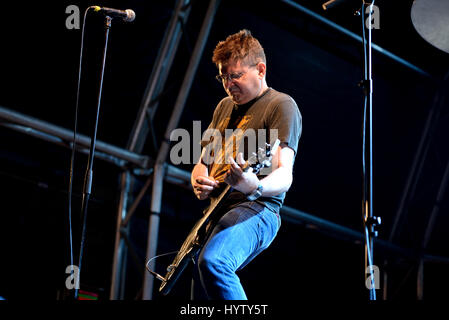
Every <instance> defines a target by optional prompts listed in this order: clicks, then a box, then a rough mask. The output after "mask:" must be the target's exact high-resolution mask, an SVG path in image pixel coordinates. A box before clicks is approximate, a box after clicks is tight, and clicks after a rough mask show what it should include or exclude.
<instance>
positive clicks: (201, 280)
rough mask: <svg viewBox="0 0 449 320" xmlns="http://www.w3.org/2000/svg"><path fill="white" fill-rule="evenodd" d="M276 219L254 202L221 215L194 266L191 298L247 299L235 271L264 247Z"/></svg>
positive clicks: (271, 236)
mask: <svg viewBox="0 0 449 320" xmlns="http://www.w3.org/2000/svg"><path fill="white" fill-rule="evenodd" d="M279 227H280V219H279V218H278V216H277V215H276V214H275V213H274V212H273V211H272V210H270V209H268V208H266V207H264V206H263V205H261V204H259V203H256V202H243V203H240V204H238V205H237V206H234V207H231V209H230V210H229V211H228V212H227V213H226V214H225V215H223V217H221V219H220V220H219V221H218V223H217V225H216V226H215V227H214V229H213V230H212V233H211V235H210V237H209V239H208V240H207V242H206V244H205V245H204V247H203V248H202V250H201V251H200V253H199V255H198V257H197V259H196V264H195V266H194V274H193V283H192V292H191V293H192V297H191V298H192V299H195V300H197V299H214V300H247V297H246V294H245V291H244V289H243V287H242V285H241V283H240V279H239V277H238V276H237V275H236V271H238V270H240V269H242V268H243V267H244V266H246V265H247V264H248V263H249V262H250V261H251V260H252V259H254V257H255V256H257V255H258V254H259V253H260V252H262V251H263V250H264V249H266V248H267V247H268V246H269V245H270V244H271V242H272V241H273V239H274V237H275V236H276V234H277V232H278V230H279Z"/></svg>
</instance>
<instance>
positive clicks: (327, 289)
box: [0, 0, 449, 300]
mask: <svg viewBox="0 0 449 320" xmlns="http://www.w3.org/2000/svg"><path fill="white" fill-rule="evenodd" d="M296 2H297V3H299V4H301V5H303V6H305V7H307V8H309V9H311V10H313V11H314V12H316V13H318V14H320V15H322V16H324V17H326V18H327V19H330V20H332V21H334V22H336V23H338V24H340V25H341V26H343V27H345V28H347V29H349V30H351V31H352V32H354V33H356V34H360V30H361V19H360V18H359V17H357V16H355V15H354V14H353V12H354V11H355V10H356V9H357V7H358V6H359V5H360V4H359V2H358V1H347V2H346V3H345V4H344V5H341V6H340V7H338V8H335V9H334V10H329V11H323V10H322V9H321V1H312V0H308V1H306V0H301V1H300V0H297V1H296ZM323 2H324V1H323ZM70 4H75V5H78V7H79V8H80V11H81V17H82V15H83V13H84V10H85V9H86V8H87V7H88V6H89V5H93V4H95V5H100V6H108V7H114V8H120V9H125V8H132V9H133V10H134V11H135V12H136V20H135V21H134V22H132V23H124V22H121V21H119V20H118V19H114V20H113V23H112V28H111V31H110V36H109V47H108V56H107V61H106V71H105V78H104V86H103V100H102V105H101V114H100V122H99V128H98V136H97V138H98V139H99V140H101V141H104V142H108V143H110V144H113V145H116V146H119V147H122V148H125V147H126V144H127V141H128V138H129V135H130V133H131V129H132V127H133V124H134V120H135V118H136V116H137V112H138V109H139V106H140V103H141V99H142V97H143V94H144V90H145V87H146V84H147V81H148V78H149V76H150V73H151V70H152V68H153V66H154V61H155V58H156V55H157V52H158V49H159V47H160V44H161V41H162V37H163V35H164V32H165V30H166V27H167V23H168V21H169V19H170V17H171V14H172V12H173V8H174V5H175V3H174V1H98V2H96V3H90V2H87V1H72V2H69V1H62V2H59V3H58V4H52V5H50V4H48V3H44V2H41V3H33V4H28V5H23V7H22V8H21V10H17V8H15V7H12V6H11V7H10V6H7V5H2V6H1V7H2V11H3V12H8V16H7V17H6V18H5V19H2V22H1V23H2V25H1V31H0V37H1V38H0V39H1V43H2V46H1V60H0V61H1V62H0V65H1V73H0V79H1V83H2V85H1V89H0V106H2V107H5V108H8V109H11V110H14V111H17V112H21V113H23V114H26V115H30V116H33V117H35V118H38V119H42V120H45V121H48V122H50V123H53V124H56V125H58V126H61V127H64V128H67V129H70V130H73V123H74V118H75V100H76V86H77V79H78V63H79V55H80V40H81V29H79V30H76V29H72V30H69V29H67V28H66V27H65V21H66V18H67V17H68V14H67V13H65V9H66V7H67V6H68V5H70ZM207 4H208V3H207V1H200V0H197V1H193V2H192V12H191V14H190V18H189V19H188V21H187V23H186V25H185V26H184V31H185V32H184V34H183V38H182V39H181V42H180V46H179V50H178V52H177V54H176V57H175V61H174V64H173V67H172V70H171V72H170V74H169V77H168V81H167V85H166V86H165V88H164V92H163V94H162V96H161V98H160V106H159V108H158V112H157V113H156V118H155V119H156V121H155V122H154V124H153V125H154V132H155V140H156V141H157V142H158V145H160V142H161V140H162V138H163V134H164V130H165V129H166V126H167V123H168V121H169V117H170V113H171V111H172V110H173V106H174V102H175V100H176V97H177V94H178V90H179V87H180V84H181V82H182V80H183V76H184V72H185V70H186V68H187V65H188V62H189V59H190V56H191V53H192V49H193V47H194V45H195V41H196V39H197V36H198V33H199V30H200V27H201V23H202V20H203V17H204V14H205V12H206V9H207ZM376 4H377V5H378V7H379V9H380V29H377V30H373V41H374V43H376V44H377V45H379V46H380V47H382V48H384V49H386V50H388V51H390V52H392V53H394V54H396V55H398V56H399V57H401V58H403V59H405V60H407V61H408V62H410V63H412V64H414V65H416V66H417V67H419V68H421V69H422V70H424V71H426V72H427V73H429V74H430V75H431V76H432V78H433V79H434V80H431V79H430V78H429V77H425V76H422V75H420V74H418V73H417V72H415V71H412V70H410V69H409V68H407V67H405V66H403V65H400V64H399V63H397V62H395V61H393V60H392V59H390V58H388V57H385V56H384V55H381V54H379V53H378V52H376V51H374V54H373V80H374V98H373V106H374V112H373V123H374V127H373V134H374V138H373V139H374V211H375V214H376V215H378V216H380V217H381V218H382V225H381V226H380V228H379V238H380V239H388V237H389V233H390V231H391V227H392V224H393V221H394V217H395V214H396V211H397V209H398V205H399V202H400V198H401V195H402V192H403V190H404V186H405V184H406V181H407V176H408V174H409V172H410V169H411V165H412V162H413V158H414V156H415V153H416V151H417V149H418V144H419V141H420V138H421V135H422V133H423V128H424V125H425V122H426V119H427V116H428V114H429V112H430V110H431V107H432V103H433V99H434V96H435V93H436V88H437V86H436V84H435V83H438V81H439V80H440V79H441V78H442V77H443V76H444V75H445V73H446V72H447V71H448V67H449V55H448V54H447V53H444V52H442V51H440V50H438V49H437V48H435V47H433V46H432V45H431V44H429V43H428V42H426V41H425V40H424V39H423V38H421V37H420V36H419V34H418V33H417V32H416V31H415V29H414V27H413V25H412V22H411V19H410V9H411V5H412V1H411V0H403V1H385V0H384V1H381V0H379V1H376ZM103 21H104V19H103V17H102V16H101V15H95V14H93V13H89V15H88V18H87V24H86V31H85V32H86V36H85V37H86V38H85V43H84V51H83V55H84V62H83V69H82V70H83V76H82V81H81V100H80V101H81V103H80V112H79V123H78V130H79V132H80V133H83V134H86V135H90V133H91V131H92V126H93V119H94V116H95V107H96V96H97V90H98V83H99V71H100V62H101V54H102V50H103V44H104V29H103ZM243 28H247V29H249V30H251V31H252V33H253V35H254V36H255V37H256V38H258V39H259V40H260V42H261V43H262V45H263V47H264V49H265V51H266V55H267V59H268V62H267V65H268V72H267V81H268V85H269V86H271V87H273V88H275V89H277V90H279V91H282V92H285V93H288V94H289V95H291V96H292V97H293V98H294V99H295V100H296V102H297V103H298V106H299V108H300V111H301V113H302V116H303V135H302V138H301V141H300V145H299V152H298V156H297V158H296V163H295V169H294V183H293V185H292V188H291V190H290V191H289V193H288V195H287V198H286V205H288V206H290V207H293V208H297V209H299V210H301V211H304V212H306V213H309V214H312V215H314V216H317V217H319V218H322V219H326V220H329V221H332V222H334V223H337V224H340V225H343V226H346V227H348V228H351V229H354V230H356V231H359V232H362V231H363V226H362V215H361V199H362V191H361V187H362V139H361V132H362V110H363V109H362V107H363V92H362V90H361V89H360V88H359V87H358V86H357V83H358V82H359V81H360V80H361V79H362V78H363V72H362V71H363V69H362V62H363V55H362V45H361V44H360V43H359V42H357V41H355V40H353V39H350V38H348V37H347V36H344V35H342V34H341V33H339V32H337V31H336V30H334V29H332V28H330V27H328V26H325V25H324V24H322V23H319V22H317V21H315V20H314V19H311V18H310V16H308V15H306V14H304V13H301V12H299V11H297V10H295V9H293V8H291V7H290V6H288V5H286V4H285V3H282V2H280V1H234V0H227V1H222V3H221V4H220V7H219V8H218V11H217V14H216V17H215V20H214V23H213V26H212V29H211V32H210V35H209V38H208V41H207V43H206V46H205V50H204V53H203V56H202V58H201V62H200V65H199V68H198V71H197V73H196V76H195V79H194V81H193V83H192V88H191V91H190V94H189V97H188V100H187V103H186V106H185V109H184V112H183V114H182V117H181V120H180V123H179V127H180V128H185V129H187V130H189V131H191V130H192V121H195V120H200V121H202V127H203V129H204V128H206V126H207V125H208V123H209V121H210V119H211V116H212V112H213V110H214V107H215V105H216V103H217V102H218V101H219V100H220V99H221V98H222V97H223V96H224V94H225V93H224V91H223V89H222V87H221V86H220V84H219V83H217V82H216V81H215V79H214V78H213V77H214V76H215V74H216V72H217V71H216V69H215V66H214V65H213V64H212V62H211V56H212V51H213V49H214V47H215V45H216V43H217V42H218V41H220V40H224V39H225V38H226V36H227V35H229V34H231V33H234V32H238V31H239V30H241V29H243ZM446 88H447V87H446ZM448 120H449V119H448V116H447V106H445V107H444V108H443V111H442V113H441V115H440V121H439V122H438V126H436V125H435V126H434V127H433V129H434V130H435V131H434V134H433V137H434V140H432V143H431V149H430V152H429V155H428V157H429V158H428V160H427V161H426V165H425V166H424V169H423V171H422V178H421V179H420V180H419V183H418V185H417V189H416V193H415V197H414V198H413V199H412V201H411V203H410V210H409V211H408V215H407V216H406V218H405V219H404V221H402V222H401V224H400V232H399V235H398V236H397V238H396V239H395V243H396V244H398V245H402V246H404V247H406V248H411V249H413V250H419V248H420V244H421V241H422V236H423V233H424V230H425V228H426V227H427V223H428V221H429V216H430V212H431V210H432V207H433V205H434V203H435V199H436V194H437V191H438V187H439V184H440V181H441V177H442V174H443V172H444V168H445V166H446V162H447V159H448V155H447V149H448V148H447V143H446V141H447V137H448V133H447V130H446V129H445V128H447V127H448V125H449V123H448ZM0 137H1V139H0V163H1V167H0V188H1V189H0V192H1V193H0V194H1V203H2V206H1V212H2V213H1V218H2V222H1V226H0V228H1V230H0V234H1V242H0V253H1V257H2V259H1V261H2V262H1V267H0V268H1V270H0V296H3V297H5V298H6V299H10V300H21V299H34V298H36V297H37V298H39V299H51V300H53V299H57V298H58V297H61V294H62V290H63V289H64V284H65V278H66V276H67V274H65V268H66V266H67V265H69V264H70V251H69V223H68V200H67V199H68V197H67V192H68V184H69V168H70V149H66V148H64V147H61V146H57V145H54V144H51V143H49V142H45V141H42V140H39V139H37V138H33V137H30V136H27V135H24V134H22V133H18V132H15V131H12V130H10V129H8V128H5V127H3V126H0ZM148 141H150V139H148ZM156 150H157V147H156V148H155V147H154V146H153V145H152V144H151V143H150V142H147V143H146V146H145V148H144V152H143V154H145V155H149V156H152V157H154V156H155V154H156V153H155V152H156ZM75 160H76V163H75V170H74V175H75V177H74V188H73V191H74V195H73V236H74V246H75V250H76V251H77V248H78V247H79V235H80V225H81V224H80V221H79V204H80V199H81V198H80V195H81V192H82V183H83V176H84V170H85V166H86V162H87V157H86V156H85V155H81V154H77V156H76V158H75ZM182 168H183V169H185V170H191V168H192V166H191V165H185V166H182ZM120 172H121V170H120V169H119V168H117V167H116V166H114V165H112V164H111V163H108V162H105V161H102V160H99V159H96V160H95V163H94V181H93V194H92V198H93V199H92V201H91V203H90V205H89V214H88V224H87V227H88V231H87V244H86V248H87V249H86V253H85V260H84V261H85V262H84V265H83V273H82V276H83V278H82V279H83V280H82V283H83V286H84V287H85V288H87V289H89V290H91V291H93V292H97V293H99V294H100V298H101V299H107V297H108V296H109V289H110V282H111V280H110V279H111V265H112V257H113V249H114V239H115V228H116V215H117V205H118V195H119V184H118V181H119V180H118V177H119V174H120ZM137 179H138V180H139V181H141V182H142V183H143V182H144V181H145V180H144V177H137ZM149 203H150V199H149V195H147V196H146V197H145V198H144V199H143V201H142V203H141V204H140V206H139V208H138V210H137V212H136V214H135V215H134V216H133V219H132V220H131V240H132V242H133V245H134V247H135V248H136V251H137V253H138V255H139V258H140V259H141V260H142V261H144V260H145V258H146V257H145V248H146V239H147V229H148V215H149V212H150V209H149ZM202 206H203V204H201V203H199V201H197V200H195V198H194V196H193V194H192V193H191V192H190V191H189V190H185V189H182V188H179V187H177V186H174V185H171V184H167V183H166V184H165V185H164V196H163V205H162V214H161V226H160V232H159V235H160V238H159V248H158V252H160V253H164V252H168V251H172V250H175V249H176V248H177V247H178V246H179V245H180V243H181V242H182V240H183V238H184V237H185V236H186V235H187V233H188V231H189V229H190V227H191V226H192V225H193V223H194V221H195V220H196V218H198V217H199V215H200V209H201V207H202ZM447 208H448V207H447V196H445V198H444V200H443V201H442V202H441V203H440V214H439V215H438V218H437V223H436V227H435V229H434V231H433V233H432V237H431V241H430V243H429V246H428V250H427V251H426V252H428V253H430V254H433V255H437V256H447V255H448V254H449V252H448V245H447V244H448V238H447V235H446V232H445V230H446V228H447V227H448V222H449V221H448V217H447V213H448V210H447ZM75 257H76V256H75ZM385 258H388V259H389V260H388V262H389V264H388V266H386V265H384V262H385ZM162 261H163V260H162ZM375 264H376V265H378V266H379V268H380V269H381V271H382V272H383V271H386V270H387V271H389V272H390V273H389V278H388V280H389V282H388V286H389V287H388V288H389V289H388V298H389V299H408V300H410V299H411V300H413V299H416V270H417V263H416V261H413V260H408V259H403V258H402V257H401V256H400V255H394V254H388V252H386V251H382V250H380V249H379V250H378V251H375ZM158 268H159V269H160V270H162V268H163V265H160V266H158ZM363 269H364V247H363V243H360V242H358V243H357V242H354V241H347V240H346V239H344V238H342V237H340V236H339V235H338V234H336V233H333V232H328V233H323V232H318V231H317V230H315V229H314V228H307V227H304V225H301V224H296V223H293V222H289V221H283V224H282V228H281V230H280V232H279V234H278V237H277V238H276V240H275V241H274V242H273V244H272V246H271V247H270V249H269V250H267V251H265V252H264V253H262V254H261V255H260V256H259V257H258V258H257V259H256V260H255V261H254V262H253V263H252V264H250V265H249V266H247V267H246V268H245V269H244V270H242V272H241V273H240V276H241V280H242V282H243V283H244V286H245V288H246V289H247V293H248V296H249V298H254V299H267V300H270V299H273V300H274V299H332V298H335V297H339V298H344V299H367V294H368V290H366V288H365V286H364V270H363ZM425 270H426V271H425V298H426V299H434V298H442V297H443V298H444V297H446V298H447V297H448V294H447V290H444V289H445V287H446V286H447V285H448V284H449V280H448V277H447V264H439V263H429V264H428V265H427V264H426V269H425ZM143 272H144V270H143V266H142V265H136V264H134V262H133V261H131V260H130V262H129V264H128V269H127V282H126V299H135V298H139V296H140V293H141V284H142V273H143ZM187 273H188V272H187ZM382 278H383V277H382ZM188 286H189V279H188V275H187V276H185V277H184V278H183V279H181V281H180V285H179V286H178V287H176V289H175V290H174V292H173V295H172V296H170V297H166V298H163V297H160V296H158V295H157V294H156V295H155V298H156V299H172V298H173V297H175V298H176V297H179V298H188V294H189V293H188V292H189V288H188ZM379 295H381V292H380V291H379Z"/></svg>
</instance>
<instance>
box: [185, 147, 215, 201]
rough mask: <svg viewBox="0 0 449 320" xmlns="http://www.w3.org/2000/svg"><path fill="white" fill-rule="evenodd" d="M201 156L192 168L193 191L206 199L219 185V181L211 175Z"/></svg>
mask: <svg viewBox="0 0 449 320" xmlns="http://www.w3.org/2000/svg"><path fill="white" fill-rule="evenodd" d="M203 152H204V150H203ZM201 158H202V157H201ZM201 158H200V160H199V161H198V163H197V164H196V165H195V167H194V168H193V170H192V174H191V176H190V183H191V184H192V187H193V192H194V193H195V195H196V197H197V198H198V199H200V200H204V199H207V198H208V197H209V194H210V193H211V192H212V190H214V189H215V188H216V187H218V182H217V181H215V180H214V179H212V178H210V177H209V170H208V169H207V166H206V165H204V164H203V163H202V162H201Z"/></svg>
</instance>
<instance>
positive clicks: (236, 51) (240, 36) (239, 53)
mask: <svg viewBox="0 0 449 320" xmlns="http://www.w3.org/2000/svg"><path fill="white" fill-rule="evenodd" d="M237 60H239V61H241V62H243V63H245V64H247V65H251V64H256V63H258V62H263V63H266V62H267V61H266V58H265V52H264V50H263V48H262V46H261V45H260V43H259V41H258V40H257V39H256V38H254V37H253V36H252V35H251V31H249V30H247V29H243V30H241V31H239V32H237V33H234V34H231V35H230V36H228V37H227V38H226V40H225V41H220V42H219V43H218V44H217V46H216V47H215V50H214V54H213V56H212V62H213V63H215V65H216V66H217V67H218V65H219V64H220V63H221V64H222V65H226V64H227V63H228V62H230V61H237Z"/></svg>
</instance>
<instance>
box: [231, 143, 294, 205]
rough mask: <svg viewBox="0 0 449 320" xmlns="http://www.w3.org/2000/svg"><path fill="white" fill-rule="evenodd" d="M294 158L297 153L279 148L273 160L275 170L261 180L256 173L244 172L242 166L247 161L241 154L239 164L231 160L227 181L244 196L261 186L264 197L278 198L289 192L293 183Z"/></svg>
mask: <svg viewBox="0 0 449 320" xmlns="http://www.w3.org/2000/svg"><path fill="white" fill-rule="evenodd" d="M294 158H295V152H294V151H293V149H291V148H289V147H286V146H284V147H281V146H279V148H278V150H277V152H276V154H275V155H273V159H272V164H273V168H274V170H273V171H272V172H271V173H270V174H269V175H268V176H266V177H265V178H263V179H262V180H259V178H258V177H257V176H256V175H255V174H254V173H252V172H243V170H242V168H241V167H240V165H243V164H244V163H245V161H244V160H243V156H242V154H241V153H239V154H238V155H237V162H235V161H234V159H232V158H229V161H230V162H231V169H230V170H229V171H228V175H227V177H226V179H225V181H226V182H227V183H228V184H230V185H231V186H232V187H233V188H234V189H236V190H238V191H240V192H242V193H244V194H251V193H252V192H254V191H255V190H256V189H257V187H258V186H259V184H260V185H262V187H263V191H262V196H264V197H269V196H276V195H279V194H281V193H283V192H286V191H288V189H289V188H290V186H291V184H292V182H293V163H294ZM239 164H240V165H239Z"/></svg>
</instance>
